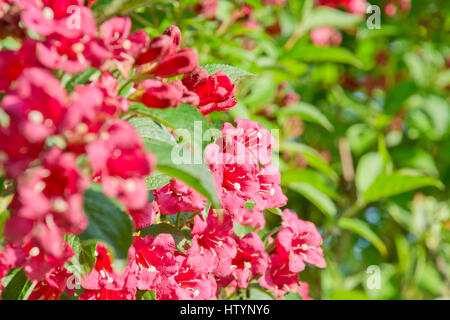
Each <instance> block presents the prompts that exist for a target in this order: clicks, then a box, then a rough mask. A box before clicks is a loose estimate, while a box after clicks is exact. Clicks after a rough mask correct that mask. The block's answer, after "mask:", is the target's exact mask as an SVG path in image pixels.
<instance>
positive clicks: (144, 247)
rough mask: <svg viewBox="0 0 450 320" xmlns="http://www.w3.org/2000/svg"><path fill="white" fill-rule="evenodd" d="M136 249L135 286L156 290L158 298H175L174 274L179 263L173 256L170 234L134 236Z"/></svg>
mask: <svg viewBox="0 0 450 320" xmlns="http://www.w3.org/2000/svg"><path fill="white" fill-rule="evenodd" d="M133 247H134V249H135V250H136V261H135V264H136V269H137V287H138V288H139V289H140V290H156V294H157V298H158V299H165V300H169V299H176V297H177V295H178V293H177V289H178V285H177V283H176V282H175V279H174V276H175V275H176V274H177V272H178V270H179V267H180V263H179V262H178V261H177V260H176V258H175V241H174V240H173V237H172V236H171V235H170V234H159V235H158V236H156V237H155V238H153V237H151V236H146V237H145V238H140V237H135V238H134V244H133Z"/></svg>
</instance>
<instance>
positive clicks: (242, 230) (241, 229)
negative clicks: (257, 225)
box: [233, 223, 254, 237]
mask: <svg viewBox="0 0 450 320" xmlns="http://www.w3.org/2000/svg"><path fill="white" fill-rule="evenodd" d="M233 230H234V233H235V234H236V235H237V236H239V237H243V236H245V235H246V234H247V233H250V232H252V231H254V228H253V227H251V226H243V225H242V224H239V223H234V224H233Z"/></svg>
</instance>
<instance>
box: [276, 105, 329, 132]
mask: <svg viewBox="0 0 450 320" xmlns="http://www.w3.org/2000/svg"><path fill="white" fill-rule="evenodd" d="M278 115H279V118H278V122H279V123H280V124H281V123H283V122H284V119H285V117H286V116H291V115H297V116H300V117H301V118H302V119H303V120H305V121H310V122H314V123H317V124H319V125H321V126H322V127H324V128H325V129H327V130H328V131H333V129H334V128H333V125H332V124H331V122H330V121H329V120H328V118H327V117H326V116H325V115H324V114H323V113H322V112H320V110H319V109H317V108H316V107H315V106H313V105H311V104H309V103H306V102H299V103H297V104H295V105H292V106H289V107H286V108H282V109H281V110H280V112H279V113H278Z"/></svg>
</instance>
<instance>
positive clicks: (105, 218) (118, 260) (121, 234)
mask: <svg viewBox="0 0 450 320" xmlns="http://www.w3.org/2000/svg"><path fill="white" fill-rule="evenodd" d="M84 211H85V213H86V216H87V218H88V221H89V224H88V227H87V228H86V230H85V231H84V232H83V233H82V234H81V235H80V239H81V240H83V241H89V242H93V241H101V242H104V243H106V244H107V245H108V246H109V248H110V249H112V252H113V256H114V266H115V267H116V268H117V269H118V270H119V271H120V270H122V269H123V268H124V267H125V265H126V264H127V262H128V249H129V248H130V246H131V244H132V243H133V224H132V221H131V218H130V215H129V214H127V213H126V212H125V211H124V210H123V209H122V207H121V206H120V205H119V204H118V203H117V201H115V200H114V199H112V198H108V197H106V196H105V195H104V194H103V192H102V190H101V187H100V186H99V185H96V184H91V186H90V188H89V189H88V190H87V191H86V193H85V195H84Z"/></svg>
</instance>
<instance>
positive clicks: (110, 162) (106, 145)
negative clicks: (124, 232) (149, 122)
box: [87, 120, 155, 210]
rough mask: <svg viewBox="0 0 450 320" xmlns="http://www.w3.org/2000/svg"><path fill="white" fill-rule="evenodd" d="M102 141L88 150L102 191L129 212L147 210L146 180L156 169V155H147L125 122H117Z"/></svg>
mask: <svg viewBox="0 0 450 320" xmlns="http://www.w3.org/2000/svg"><path fill="white" fill-rule="evenodd" d="M101 137H102V139H101V140H99V141H95V142H93V143H91V144H89V145H88V146H87V153H88V156H89V160H90V163H91V166H92V169H93V171H94V175H95V176H98V177H99V178H100V179H101V182H102V185H103V191H104V192H105V194H106V195H108V196H111V197H117V198H118V199H119V201H121V202H122V203H123V204H124V205H125V206H126V207H127V208H128V209H130V210H139V209H142V208H144V207H145V205H146V204H147V198H148V193H147V188H146V184H145V181H144V179H143V178H144V176H146V175H148V174H150V172H151V170H152V168H153V166H154V162H155V161H154V157H153V155H152V154H150V153H147V152H145V151H144V146H143V142H142V140H141V138H140V136H139V134H138V133H137V132H136V130H135V129H134V128H133V126H132V125H131V124H129V123H128V122H126V121H122V120H117V121H115V122H114V123H113V124H112V125H110V126H109V128H108V129H107V130H106V132H105V133H104V134H102V135H101Z"/></svg>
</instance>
